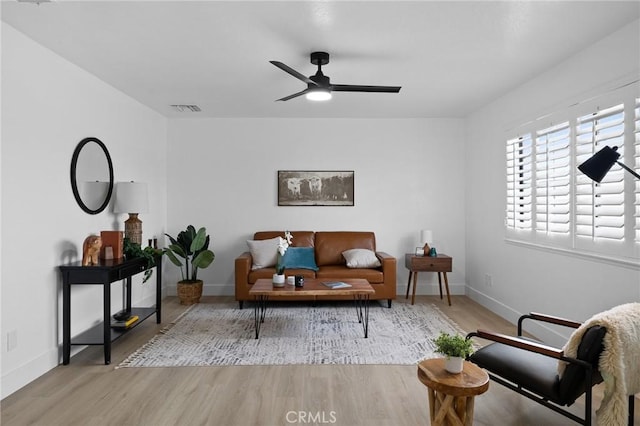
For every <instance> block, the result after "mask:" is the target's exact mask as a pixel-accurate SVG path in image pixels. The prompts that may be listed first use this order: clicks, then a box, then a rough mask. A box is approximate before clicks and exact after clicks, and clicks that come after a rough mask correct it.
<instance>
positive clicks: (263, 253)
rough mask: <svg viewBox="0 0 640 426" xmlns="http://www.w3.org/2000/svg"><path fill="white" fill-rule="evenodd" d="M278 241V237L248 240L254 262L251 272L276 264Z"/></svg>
mask: <svg viewBox="0 0 640 426" xmlns="http://www.w3.org/2000/svg"><path fill="white" fill-rule="evenodd" d="M278 241H279V238H278V237H275V238H270V239H268V240H247V245H248V246H249V251H250V252H251V258H252V262H253V263H252V265H251V270H255V269H262V268H268V267H270V266H274V265H275V264H276V262H277V260H278Z"/></svg>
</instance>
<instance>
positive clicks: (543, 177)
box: [535, 121, 571, 234]
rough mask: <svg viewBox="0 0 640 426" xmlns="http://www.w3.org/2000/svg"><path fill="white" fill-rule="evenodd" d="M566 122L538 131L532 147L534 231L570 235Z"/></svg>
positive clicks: (568, 133) (568, 134)
mask: <svg viewBox="0 0 640 426" xmlns="http://www.w3.org/2000/svg"><path fill="white" fill-rule="evenodd" d="M569 136H570V128H569V122H568V121H567V122H564V123H562V124H559V125H556V126H553V127H549V128H546V129H543V130H540V131H538V132H537V134H536V145H535V160H536V161H535V206H536V207H535V211H536V214H535V229H536V231H537V232H546V233H561V234H569V231H570V225H571V221H570V213H571V193H570V188H571V185H570V183H571V156H570V154H571V152H570V146H569V143H570V138H569Z"/></svg>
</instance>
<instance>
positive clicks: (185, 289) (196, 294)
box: [178, 280, 202, 305]
mask: <svg viewBox="0 0 640 426" xmlns="http://www.w3.org/2000/svg"><path fill="white" fill-rule="evenodd" d="M201 296H202V280H197V281H178V299H180V304H181V305H193V304H194V303H198V302H200V297H201Z"/></svg>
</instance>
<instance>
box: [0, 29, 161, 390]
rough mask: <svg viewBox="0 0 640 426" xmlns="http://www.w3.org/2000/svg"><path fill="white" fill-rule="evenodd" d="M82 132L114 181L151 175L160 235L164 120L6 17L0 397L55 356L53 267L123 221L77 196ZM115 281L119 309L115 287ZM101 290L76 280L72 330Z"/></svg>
mask: <svg viewBox="0 0 640 426" xmlns="http://www.w3.org/2000/svg"><path fill="white" fill-rule="evenodd" d="M88 136H93V137H97V138H99V139H101V140H102V141H103V142H104V143H105V145H106V146H107V148H108V149H109V151H110V154H111V157H112V161H113V166H114V176H115V180H116V181H122V180H125V181H126V180H136V181H142V182H148V183H149V190H150V194H149V198H150V212H149V213H146V214H143V215H141V219H142V220H143V222H144V224H143V230H144V238H145V239H146V238H152V237H153V236H154V235H161V233H162V232H163V231H164V224H165V220H166V216H165V213H166V191H165V188H166V183H165V170H166V119H165V118H163V117H161V116H160V115H158V114H157V113H155V112H152V111H151V110H149V109H148V108H146V107H144V106H142V105H140V104H139V103H137V102H135V101H133V100H132V99H131V98H129V97H127V96H125V95H123V94H122V93H120V92H118V91H116V90H115V89H114V88H112V87H110V86H108V85H106V84H105V83H103V82H102V81H100V80H98V79H97V78H95V77H94V76H93V75H91V74H88V73H87V72H85V71H83V70H82V69H79V68H78V67H77V66H75V65H72V64H70V63H69V62H67V61H65V60H64V59H62V58H61V57H59V56H58V55H56V54H54V53H52V52H51V51H49V50H47V49H45V48H43V47H42V46H40V45H38V44H36V43H35V42H33V41H32V40H30V39H28V38H26V37H25V36H24V35H23V34H21V33H20V32H18V31H16V30H15V29H13V28H12V27H11V26H9V25H7V24H5V23H2V145H1V150H2V156H1V165H2V166H1V171H2V179H1V189H2V192H1V194H2V222H1V229H2V248H1V254H2V275H1V306H2V324H1V325H2V327H1V328H2V348H1V351H0V352H1V354H2V362H1V365H2V397H5V396H6V395H8V394H10V393H12V392H13V391H15V390H16V389H18V388H20V387H21V386H23V385H25V384H26V383H28V382H29V381H31V380H33V379H34V378H36V377H38V376H40V375H42V374H43V373H45V372H46V371H47V370H49V369H51V368H53V367H55V366H56V365H58V363H59V362H60V360H61V353H60V352H61V342H62V333H61V317H62V307H61V304H60V299H61V297H60V294H61V279H60V275H59V273H58V270H57V266H58V265H60V264H61V263H63V262H66V261H69V260H74V259H76V260H77V259H79V258H81V256H82V253H81V252H82V242H83V241H84V238H85V237H86V236H87V235H89V234H91V233H98V232H100V231H101V230H112V229H120V230H122V229H123V227H124V225H123V221H124V220H125V219H126V215H115V214H113V213H111V212H107V211H105V212H103V213H101V214H98V215H88V214H86V213H84V212H83V211H82V210H80V207H78V205H77V204H76V201H75V199H74V197H73V193H72V191H71V185H70V180H69V168H70V164H71V156H72V154H73V151H74V148H75V147H76V145H77V144H78V142H80V140H81V139H83V138H85V137H88ZM108 209H109V208H108ZM134 283H135V290H134V302H141V303H142V302H144V301H150V303H153V297H154V294H155V293H154V292H153V287H152V285H145V287H141V286H140V285H139V281H134ZM112 288H113V301H114V302H113V310H114V312H115V311H116V310H118V309H120V308H121V303H122V302H121V296H120V295H121V289H120V286H119V285H117V284H114V285H113V286H112ZM101 291H102V290H101V287H99V286H77V287H74V288H73V290H72V306H73V310H72V334H75V333H77V332H78V331H81V330H83V329H85V328H87V326H88V325H90V324H93V323H94V322H97V321H98V320H99V319H100V318H101V314H102V293H101ZM9 332H13V333H15V335H16V336H17V346H16V347H15V349H13V350H11V351H7V333H9ZM72 362H73V361H72Z"/></svg>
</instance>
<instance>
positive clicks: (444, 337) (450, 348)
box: [433, 332, 473, 374]
mask: <svg viewBox="0 0 640 426" xmlns="http://www.w3.org/2000/svg"><path fill="white" fill-rule="evenodd" d="M433 343H435V344H436V352H438V353H440V354H442V355H444V356H445V364H444V369H445V370H447V371H448V372H449V373H454V374H457V373H460V372H461V371H462V362H463V361H464V359H465V358H466V357H468V356H469V355H471V354H472V353H473V346H472V345H471V341H470V340H469V339H465V338H464V336H461V335H459V334H454V335H451V334H448V333H445V332H440V335H439V336H438V337H437V338H436V339H433Z"/></svg>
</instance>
